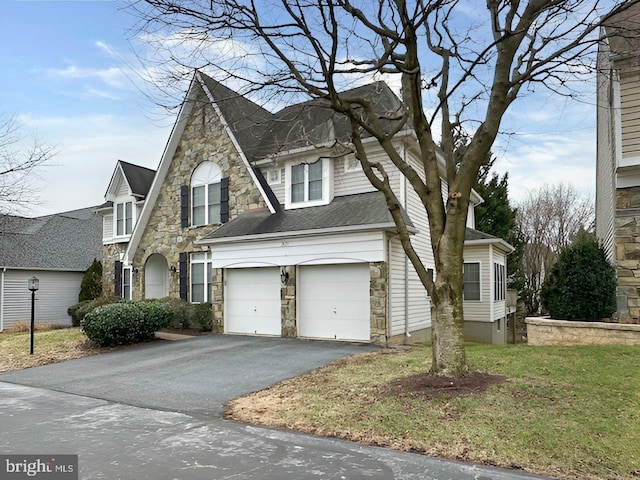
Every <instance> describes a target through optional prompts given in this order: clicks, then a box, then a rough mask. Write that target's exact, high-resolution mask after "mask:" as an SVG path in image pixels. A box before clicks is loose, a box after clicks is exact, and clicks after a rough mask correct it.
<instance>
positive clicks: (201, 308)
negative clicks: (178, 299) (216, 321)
mask: <svg viewBox="0 0 640 480" xmlns="http://www.w3.org/2000/svg"><path fill="white" fill-rule="evenodd" d="M190 320H191V322H190V323H191V325H198V327H200V329H201V330H202V331H203V332H210V331H211V330H212V328H213V317H212V314H211V304H210V303H195V304H192V305H191V319H190Z"/></svg>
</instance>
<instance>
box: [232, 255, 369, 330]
mask: <svg viewBox="0 0 640 480" xmlns="http://www.w3.org/2000/svg"><path fill="white" fill-rule="evenodd" d="M296 276H297V281H296V295H295V297H296V304H297V315H296V318H297V330H298V336H300V337H305V338H318V339H331V340H359V341H366V342H368V341H369V340H370V327H369V324H370V319H369V318H370V314H369V312H370V299H369V297H370V293H369V278H370V277H369V264H368V263H354V264H331V265H302V266H298V267H297V275H296ZM224 303H225V332H226V333H239V334H251V335H277V336H279V335H280V334H281V288H280V269H279V268H278V267H260V268H227V269H225V300H224Z"/></svg>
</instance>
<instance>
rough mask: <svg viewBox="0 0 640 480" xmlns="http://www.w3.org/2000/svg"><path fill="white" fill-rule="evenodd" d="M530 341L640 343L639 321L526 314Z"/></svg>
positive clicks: (583, 343) (565, 343)
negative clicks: (607, 321) (575, 320)
mask: <svg viewBox="0 0 640 480" xmlns="http://www.w3.org/2000/svg"><path fill="white" fill-rule="evenodd" d="M525 321H526V323H527V343H528V344H529V345H640V325H624V324H619V323H603V322H570V321H566V320H551V319H548V318H537V317H533V318H527V319H526V320H525Z"/></svg>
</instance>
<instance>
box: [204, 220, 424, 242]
mask: <svg viewBox="0 0 640 480" xmlns="http://www.w3.org/2000/svg"><path fill="white" fill-rule="evenodd" d="M368 231H392V232H396V225H395V224H394V223H377V224H368V225H352V226H348V227H330V228H315V229H310V230H293V231H291V230H289V231H286V232H273V233H259V234H254V235H236V236H233V237H222V238H211V239H201V240H196V241H195V242H194V244H196V245H220V244H223V243H237V242H259V241H263V240H277V239H280V238H290V237H309V236H320V235H330V234H341V233H353V232H357V233H359V232H368ZM408 231H409V233H410V234H412V235H413V234H416V233H418V230H417V229H415V228H414V227H409V228H408Z"/></svg>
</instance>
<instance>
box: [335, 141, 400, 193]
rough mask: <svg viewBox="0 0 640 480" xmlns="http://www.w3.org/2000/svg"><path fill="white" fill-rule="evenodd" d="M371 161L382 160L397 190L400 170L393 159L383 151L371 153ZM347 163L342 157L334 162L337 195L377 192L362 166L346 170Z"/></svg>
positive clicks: (393, 186) (392, 184)
mask: <svg viewBox="0 0 640 480" xmlns="http://www.w3.org/2000/svg"><path fill="white" fill-rule="evenodd" d="M369 161H370V162H380V163H381V164H382V165H383V166H384V168H385V171H386V172H387V174H388V175H389V181H390V182H391V186H392V188H393V189H394V190H395V191H396V192H397V191H398V190H397V189H398V188H399V185H400V176H401V174H400V172H399V171H398V170H397V169H396V168H395V166H394V165H393V163H392V162H391V160H389V158H388V157H387V156H386V155H385V154H384V153H382V152H374V153H370V154H369ZM344 166H345V163H344V160H343V159H342V158H338V159H336V161H335V162H334V175H335V185H334V194H335V196H336V197H338V196H344V195H355V194H357V193H367V192H375V191H376V189H375V187H374V186H373V185H371V182H370V181H369V179H368V178H367V176H366V175H365V173H364V172H363V171H362V168H360V169H356V170H354V171H345V169H344Z"/></svg>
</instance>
